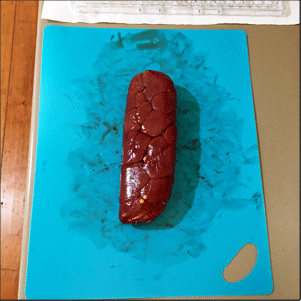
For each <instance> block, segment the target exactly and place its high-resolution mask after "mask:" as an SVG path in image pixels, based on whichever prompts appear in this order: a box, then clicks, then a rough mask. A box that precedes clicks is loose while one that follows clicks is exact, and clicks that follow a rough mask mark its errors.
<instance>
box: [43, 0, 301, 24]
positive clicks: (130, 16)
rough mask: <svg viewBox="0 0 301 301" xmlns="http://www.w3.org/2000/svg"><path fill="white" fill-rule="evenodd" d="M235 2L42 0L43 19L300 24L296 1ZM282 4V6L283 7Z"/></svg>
mask: <svg viewBox="0 0 301 301" xmlns="http://www.w3.org/2000/svg"><path fill="white" fill-rule="evenodd" d="M147 2H149V3H147ZM150 2H152V3H153V5H150ZM168 2H169V4H168ZM181 2H182V3H181ZM231 2H232V4H231V5H233V3H234V2H235V3H236V4H237V3H238V4H239V5H238V6H237V7H236V8H235V7H231V6H229V5H230V4H229V3H231ZM234 2H233V1H207V2H206V1H190V3H189V2H188V1H44V6H43V11H42V19H49V20H54V21H60V22H71V23H77V22H84V23H98V22H109V23H126V24H176V25H180V24H182V25H188V24H190V25H202V24H220V23H244V24H277V25H292V24H300V12H299V11H300V3H299V1H266V2H264V1H249V2H247V1H234ZM118 3H119V4H118ZM120 3H121V4H120ZM170 3H171V4H170ZM204 3H208V5H209V4H210V5H216V7H209V6H207V8H206V7H205V6H204ZM256 3H258V7H261V8H260V9H257V10H256V9H254V8H252V7H250V5H251V4H252V5H256ZM265 4H266V8H265ZM243 5H244V6H243ZM260 5H261V6H260ZM268 5H270V7H271V8H269V7H268ZM277 5H278V6H277ZM281 5H282V6H283V9H282V10H281ZM284 6H285V9H284ZM261 9H262V11H261Z"/></svg>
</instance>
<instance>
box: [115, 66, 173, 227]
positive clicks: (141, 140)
mask: <svg viewBox="0 0 301 301" xmlns="http://www.w3.org/2000/svg"><path fill="white" fill-rule="evenodd" d="M176 100H177V97H176V90H175V88H174V84H173V82H172V80H171V79H170V78H169V77H168V76H167V75H166V74H164V73H162V72H158V71H152V70H147V71H145V72H143V73H139V74H137V75H136V76H135V77H134V78H133V79H132V81H131V83H130V85H129V91H128V96H127V104H126V109H125V118H124V132H123V154H122V167H121V185H120V208H119V218H120V221H121V222H122V223H126V224H137V223H148V222H151V221H152V220H154V219H155V218H156V217H157V216H158V215H160V214H161V213H162V211H163V210H164V208H165V204H166V203H167V202H168V200H169V198H170V195H171V189H172V185H173V182H174V169H175V156H176V138H177V128H176V126H175V117H176Z"/></svg>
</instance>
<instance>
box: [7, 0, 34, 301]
mask: <svg viewBox="0 0 301 301" xmlns="http://www.w3.org/2000/svg"><path fill="white" fill-rule="evenodd" d="M38 4H39V3H38V1H1V299H17V296H18V281H19V269H20V256H21V243H22V230H23V212H24V203H25V189H26V176H27V164H28V149H29V135H30V120H31V104H32V90H33V75H34V59H35V46H36V33H37V19H38Z"/></svg>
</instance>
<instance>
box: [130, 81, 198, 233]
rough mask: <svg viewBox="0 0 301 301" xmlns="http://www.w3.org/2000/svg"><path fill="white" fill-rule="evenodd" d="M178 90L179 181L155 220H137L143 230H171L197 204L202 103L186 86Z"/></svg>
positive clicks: (176, 177)
mask: <svg viewBox="0 0 301 301" xmlns="http://www.w3.org/2000/svg"><path fill="white" fill-rule="evenodd" d="M175 88H176V91H177V115H176V126H177V148H176V163H175V174H174V177H175V181H174V185H173V188H172V193H171V197H170V200H169V201H168V203H167V204H166V208H165V209H164V211H163V212H162V213H161V215H159V216H158V217H157V218H156V219H155V220H154V221H152V222H150V223H147V224H136V225H133V227H134V228H136V229H139V230H167V229H170V228H173V227H175V226H176V225H177V224H179V223H180V222H181V221H182V220H183V218H184V217H185V216H186V214H187V213H188V212H189V210H190V209H191V207H192V205H193V201H194V196H195V190H196V188H197V186H198V182H199V169H200V159H201V143H200V107H199V104H198V101H197V99H196V98H195V97H194V96H193V95H192V94H191V93H190V92H189V91H188V90H187V89H185V88H183V87H180V86H175Z"/></svg>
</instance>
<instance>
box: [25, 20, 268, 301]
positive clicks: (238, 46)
mask: <svg viewBox="0 0 301 301" xmlns="http://www.w3.org/2000/svg"><path fill="white" fill-rule="evenodd" d="M41 68H42V69H41V89H40V103H39V123H38V136H37V151H36V167H35V181H34V195H33V200H32V215H31V226H30V240H29V250H28V266H27V278H26V289H25V294H26V297H27V298H29V299H31V298H35V299H40V298H41V299H90V298H91V299H110V298H114V299H117V298H147V297H150V298H154V297H188V296H221V295H266V294H270V293H271V292H272V290H273V283H272V275H271V266H270V256H269V247H268V236H267V226H266V216H265V208H264V198H263V189H262V179H261V171H260V161H259V152H258V143H257V134H256V123H255V115H254V106H253V98H252V88H251V81H250V70H249V59H248V48H247V38H246V34H245V32H243V31H241V30H134V29H117V28H116V29H109V28H106V29H101V28H80V27H67V26H55V25H51V26H47V27H46V28H45V29H44V38H43V50H42V67H41ZM147 69H153V70H158V71H162V72H165V73H166V74H168V75H169V76H170V77H171V79H172V80H173V81H174V83H175V85H176V90H177V95H178V106H177V121H176V123H177V127H178V142H177V161H176V171H175V184H174V187H173V190H172V197H171V199H170V201H169V202H168V203H167V206H166V209H165V211H164V212H163V213H162V215H161V216H159V217H158V218H157V219H156V220H155V221H154V222H152V223H149V224H144V225H135V226H133V225H124V224H121V223H120V221H119V218H118V210H119V200H118V197H119V185H120V182H119V181H120V164H121V154H122V130H123V118H124V109H125V104H126V95H127V88H128V85H129V82H130V80H131V79H132V78H133V76H134V75H136V74H137V73H139V72H143V71H145V70H147ZM246 243H252V244H254V245H255V246H256V248H257V251H258V257H257V261H256V264H255V266H254V268H253V270H252V271H251V273H250V274H249V275H248V276H247V277H245V278H244V279H243V280H241V281H238V282H235V283H229V282H226V281H225V280H224V278H223V270H224V269H225V267H226V266H227V265H228V264H229V262H230V261H231V260H232V258H233V257H234V256H235V255H236V254H237V252H238V251H239V250H240V249H241V248H242V247H243V246H244V245H245V244H246Z"/></svg>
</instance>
